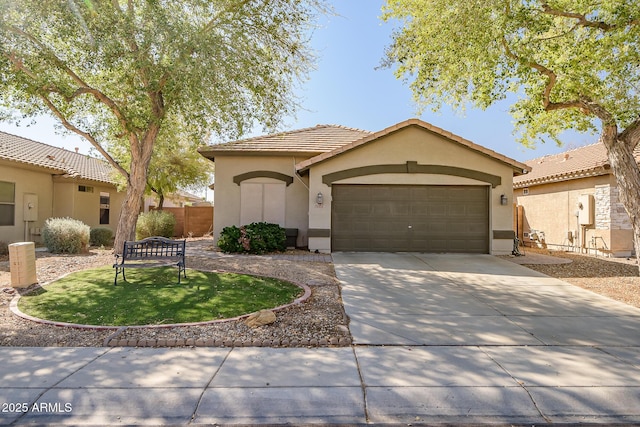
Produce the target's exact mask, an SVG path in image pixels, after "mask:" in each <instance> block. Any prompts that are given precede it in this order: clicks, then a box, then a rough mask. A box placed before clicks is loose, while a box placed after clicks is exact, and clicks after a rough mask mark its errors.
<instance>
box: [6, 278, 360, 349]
mask: <svg viewBox="0 0 640 427" xmlns="http://www.w3.org/2000/svg"><path fill="white" fill-rule="evenodd" d="M65 276H66V275H65ZM62 277H64V276H62ZM289 283H292V284H294V285H296V286H298V287H300V288H302V289H303V290H304V294H303V295H302V296H301V297H298V298H296V299H295V300H293V301H292V302H290V303H289V304H284V305H281V306H278V307H275V308H272V309H270V310H272V311H276V312H277V311H279V310H282V309H284V308H287V307H291V306H293V305H297V304H300V303H302V302H304V301H306V300H307V299H308V298H309V297H310V296H311V288H310V287H309V286H308V285H306V284H302V283H294V282H289ZM46 285H48V283H45V284H43V285H41V286H42V287H44V286H46ZM21 296H22V295H21V294H20V293H19V292H18V293H16V295H15V296H14V297H13V299H12V300H11V303H10V305H9V308H10V310H11V311H12V312H13V314H15V315H16V316H18V317H21V318H23V319H26V320H29V321H32V322H36V323H41V324H44V325H50V326H58V327H67V328H75V329H94V330H103V331H104V330H113V331H115V332H114V333H113V334H111V335H110V336H108V337H107V338H105V340H104V341H103V346H105V347H326V346H348V345H350V344H351V339H350V338H346V337H342V338H335V337H334V338H328V339H320V340H315V339H312V340H303V341H297V340H292V341H287V340H282V341H279V340H274V341H270V340H267V341H257V340H254V341H251V342H245V341H234V340H230V339H224V340H221V339H216V340H214V339H212V338H211V339H207V340H204V339H195V338H188V339H182V338H181V339H151V340H149V339H142V340H135V339H118V336H119V335H121V334H122V333H123V332H124V331H126V330H127V329H130V328H131V329H141V328H149V329H166V328H175V327H188V326H206V325H211V324H216V323H223V322H232V321H237V320H241V319H243V318H246V317H248V316H249V315H250V314H251V313H248V314H245V315H242V316H237V317H233V318H228V319H217V320H209V321H205V322H192V323H173V324H164V325H132V326H99V325H83V324H77V323H67V322H56V321H52V320H46V319H40V318H38V317H34V316H31V315H28V314H26V313H23V312H22V310H20V309H19V308H18V301H19V300H20V298H21Z"/></svg>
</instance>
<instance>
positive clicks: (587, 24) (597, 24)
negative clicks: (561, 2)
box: [542, 1, 614, 31]
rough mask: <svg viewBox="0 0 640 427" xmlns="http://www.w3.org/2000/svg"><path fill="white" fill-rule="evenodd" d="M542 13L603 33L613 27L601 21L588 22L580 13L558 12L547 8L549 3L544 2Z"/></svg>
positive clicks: (549, 7)
mask: <svg viewBox="0 0 640 427" xmlns="http://www.w3.org/2000/svg"><path fill="white" fill-rule="evenodd" d="M542 11H543V13H546V14H547V15H553V16H561V17H563V18H571V19H577V20H578V23H579V24H580V25H582V26H583V27H591V28H599V29H601V30H603V31H609V30H611V29H612V28H614V27H613V25H609V24H607V23H606V22H602V21H597V22H595V21H589V20H588V19H587V17H586V16H585V15H583V14H581V13H574V12H565V11H563V10H559V9H556V8H553V7H551V6H549V3H548V2H546V1H544V2H542Z"/></svg>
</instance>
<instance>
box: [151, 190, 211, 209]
mask: <svg viewBox="0 0 640 427" xmlns="http://www.w3.org/2000/svg"><path fill="white" fill-rule="evenodd" d="M157 205H158V197H157V196H156V195H155V194H150V195H148V196H145V198H144V212H149V211H150V210H152V209H154V208H156V207H157ZM207 205H210V203H209V202H206V201H205V200H203V198H202V197H200V196H196V195H194V194H191V193H188V192H186V191H182V190H178V191H177V192H176V193H174V194H169V195H168V196H165V198H164V201H163V203H162V207H163V208H183V207H185V206H207Z"/></svg>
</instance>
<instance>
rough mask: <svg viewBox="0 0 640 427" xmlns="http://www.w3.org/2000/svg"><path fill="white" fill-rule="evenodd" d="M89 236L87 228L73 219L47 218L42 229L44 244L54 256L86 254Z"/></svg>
mask: <svg viewBox="0 0 640 427" xmlns="http://www.w3.org/2000/svg"><path fill="white" fill-rule="evenodd" d="M89 234H90V232H89V226H88V225H86V224H85V223H83V222H82V221H78V220H77V219H73V218H49V219H47V220H46V221H45V222H44V228H43V229H42V239H43V240H44V244H45V245H47V248H48V249H49V252H52V253H54V254H61V253H69V254H77V253H80V252H86V250H87V248H88V247H89Z"/></svg>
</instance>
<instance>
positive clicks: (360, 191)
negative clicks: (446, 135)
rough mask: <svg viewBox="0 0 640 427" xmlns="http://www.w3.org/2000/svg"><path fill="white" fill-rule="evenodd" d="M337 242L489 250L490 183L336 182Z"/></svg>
mask: <svg viewBox="0 0 640 427" xmlns="http://www.w3.org/2000/svg"><path fill="white" fill-rule="evenodd" d="M331 194H332V199H333V200H332V207H331V248H332V250H333V251H372V252H463V253H488V252H489V188H488V187H487V186H451V185H345V184H341V185H338V184H334V185H333V187H332V193H331Z"/></svg>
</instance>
